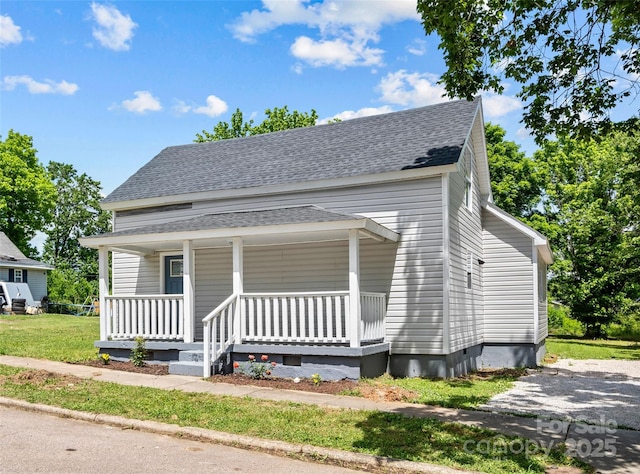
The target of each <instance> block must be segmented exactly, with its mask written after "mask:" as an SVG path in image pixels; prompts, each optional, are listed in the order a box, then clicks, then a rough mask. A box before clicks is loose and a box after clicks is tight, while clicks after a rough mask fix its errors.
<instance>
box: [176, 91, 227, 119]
mask: <svg viewBox="0 0 640 474" xmlns="http://www.w3.org/2000/svg"><path fill="white" fill-rule="evenodd" d="M206 102H207V105H201V106H199V107H194V106H192V105H189V104H187V103H186V102H185V101H183V100H178V101H176V105H174V106H173V111H174V112H175V113H177V114H178V115H183V114H187V113H189V112H193V113H194V114H202V115H207V116H209V117H217V116H218V115H222V114H223V113H225V112H226V111H227V110H228V109H229V106H228V105H227V103H226V102H225V101H224V100H222V99H220V98H219V97H216V96H215V95H210V96H208V97H207V99H206Z"/></svg>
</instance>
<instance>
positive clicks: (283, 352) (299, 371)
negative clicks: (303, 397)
mask: <svg viewBox="0 0 640 474" xmlns="http://www.w3.org/2000/svg"><path fill="white" fill-rule="evenodd" d="M231 354H232V359H233V361H234V362H239V363H241V364H243V363H246V362H247V361H248V357H249V355H254V356H255V357H256V359H257V360H258V361H260V358H261V356H262V355H267V356H269V362H275V363H276V366H275V367H273V368H272V369H271V373H272V375H273V376H274V377H283V378H295V377H300V378H310V377H311V376H312V375H313V374H320V377H322V380H342V379H352V380H357V379H359V378H360V377H368V378H373V377H378V376H379V375H382V374H384V373H385V372H386V370H387V360H388V357H389V344H387V343H380V344H372V345H370V346H364V347H335V346H293V345H292V346H288V345H268V344H235V345H234V346H233V349H232V353H231Z"/></svg>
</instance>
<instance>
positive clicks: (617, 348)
mask: <svg viewBox="0 0 640 474" xmlns="http://www.w3.org/2000/svg"><path fill="white" fill-rule="evenodd" d="M547 353H548V354H553V355H556V356H558V357H560V358H562V359H624V360H640V343H638V342H629V341H614V340H608V339H565V338H558V337H550V338H548V339H547Z"/></svg>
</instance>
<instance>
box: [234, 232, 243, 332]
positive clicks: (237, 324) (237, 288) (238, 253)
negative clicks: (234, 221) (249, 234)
mask: <svg viewBox="0 0 640 474" xmlns="http://www.w3.org/2000/svg"><path fill="white" fill-rule="evenodd" d="M231 245H232V246H233V247H232V248H233V293H234V294H236V295H240V294H241V293H242V292H243V291H244V243H243V241H242V237H234V238H233V239H232V240H231ZM240 315H241V311H240V299H238V302H237V304H236V310H235V314H234V316H233V335H234V338H233V341H234V343H236V344H240V343H241V342H242V337H241V330H242V325H241V319H240Z"/></svg>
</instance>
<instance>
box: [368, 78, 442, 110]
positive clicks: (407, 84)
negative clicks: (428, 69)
mask: <svg viewBox="0 0 640 474" xmlns="http://www.w3.org/2000/svg"><path fill="white" fill-rule="evenodd" d="M437 81H438V76H436V75H435V74H429V73H418V72H414V73H408V72H406V71H405V70H403V69H401V70H400V71H397V72H390V73H389V74H387V75H386V76H385V77H384V78H382V80H381V81H380V83H379V84H378V90H379V91H380V93H381V94H382V95H381V96H380V100H381V101H382V102H388V103H390V104H398V105H404V106H411V107H421V106H423V105H431V104H438V103H440V102H444V101H446V100H447V99H446V98H445V95H444V94H445V90H444V87H442V86H441V85H439V84H437Z"/></svg>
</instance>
